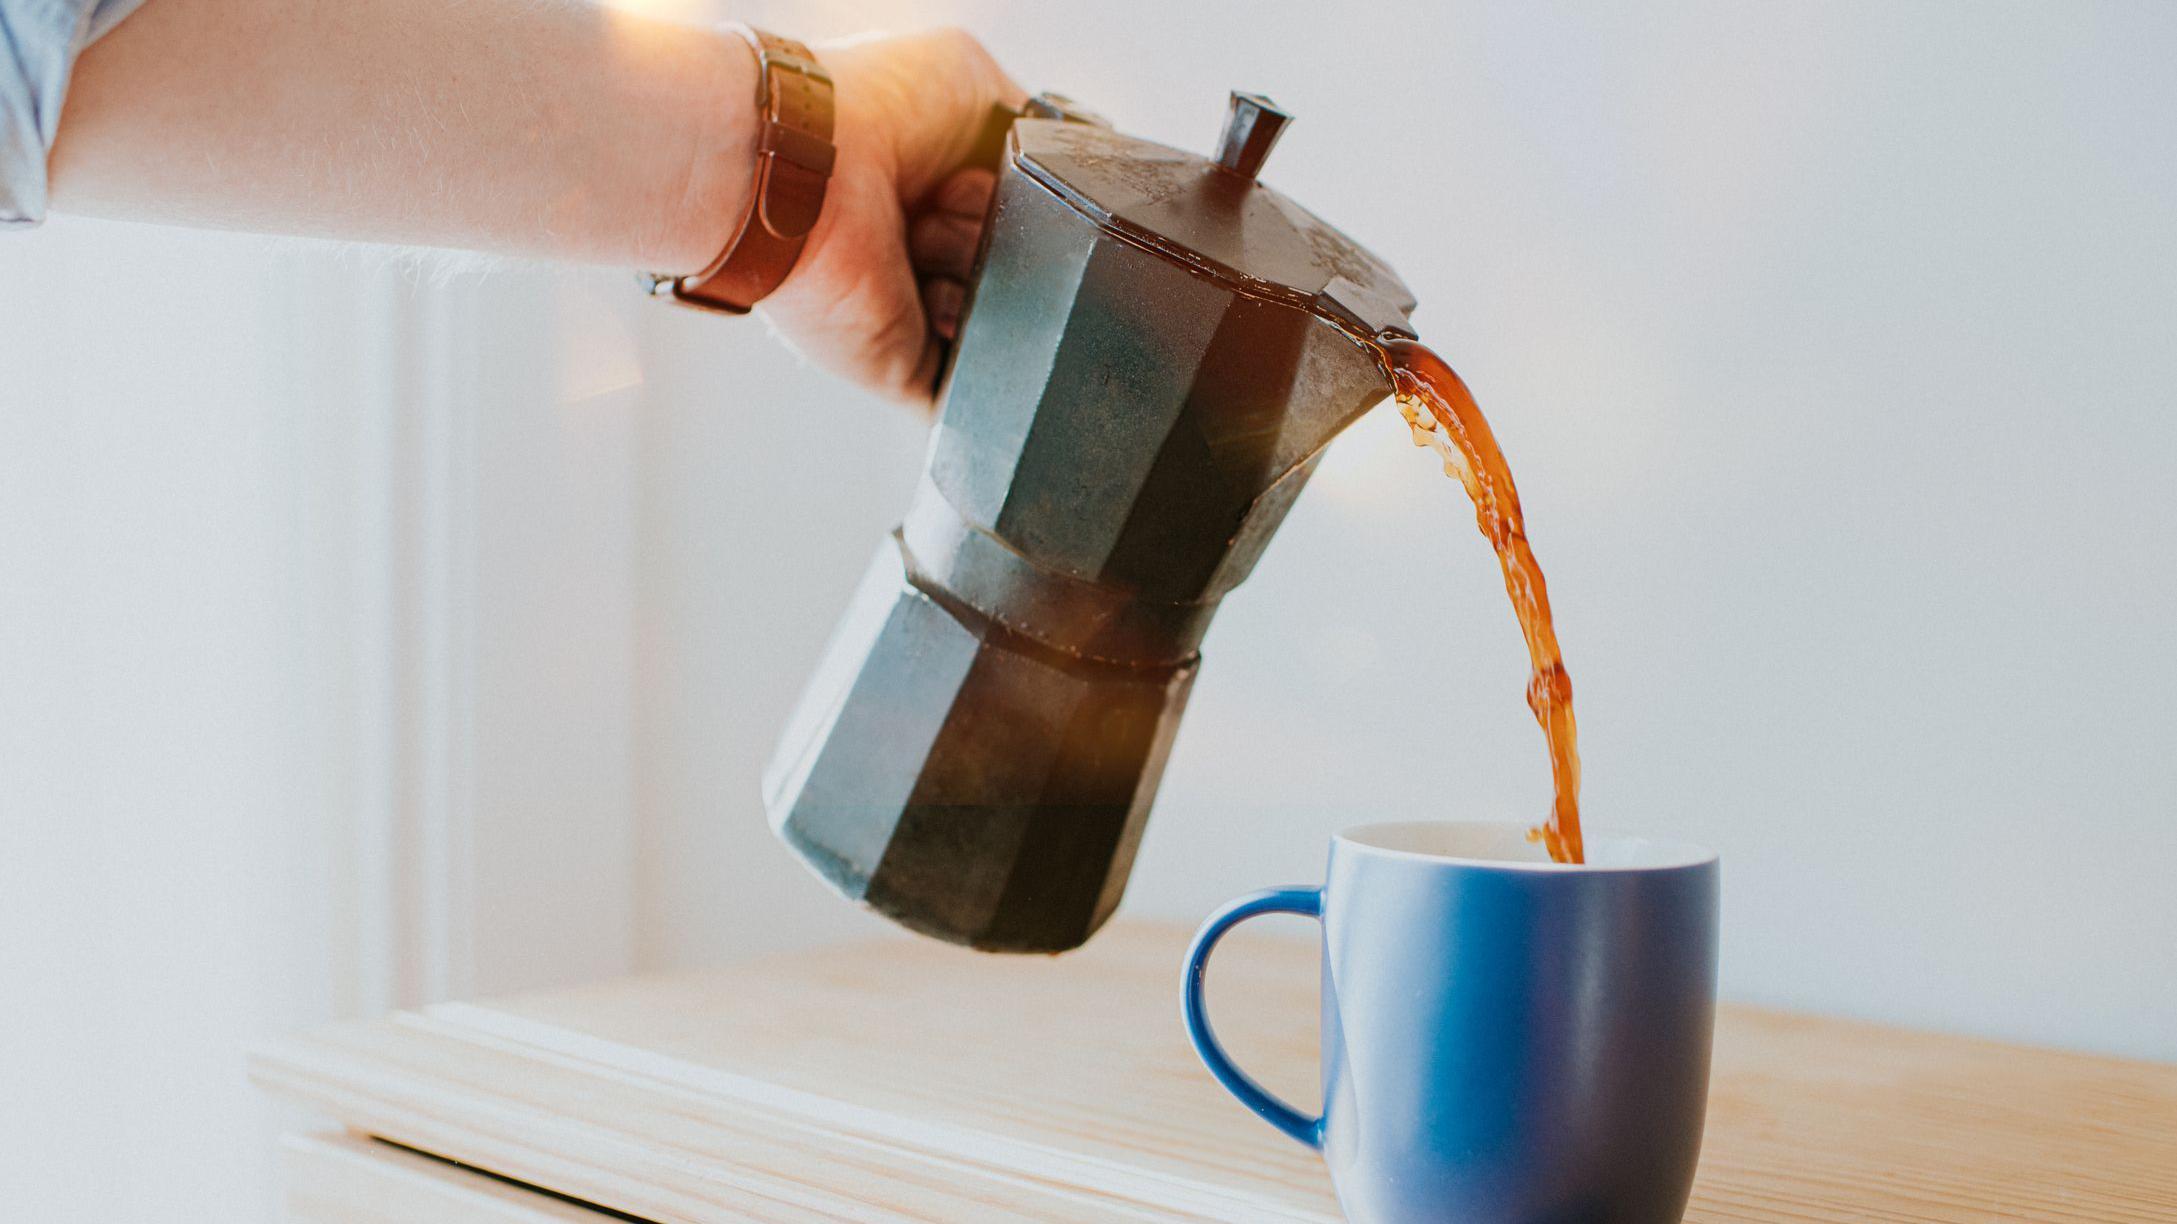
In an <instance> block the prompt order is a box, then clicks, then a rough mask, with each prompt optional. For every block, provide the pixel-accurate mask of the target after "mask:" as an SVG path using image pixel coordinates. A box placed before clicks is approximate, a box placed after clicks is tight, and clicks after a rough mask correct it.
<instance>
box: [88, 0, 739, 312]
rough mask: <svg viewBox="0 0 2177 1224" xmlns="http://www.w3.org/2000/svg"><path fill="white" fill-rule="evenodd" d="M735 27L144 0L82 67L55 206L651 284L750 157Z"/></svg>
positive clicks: (726, 228) (688, 244)
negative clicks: (466, 254)
mask: <svg viewBox="0 0 2177 1224" xmlns="http://www.w3.org/2000/svg"><path fill="white" fill-rule="evenodd" d="M755 109H756V108H755V64H754V60H753V57H752V56H751V55H750V54H749V51H748V49H747V47H746V45H745V44H743V43H741V42H740V41H739V40H738V39H735V38H733V37H732V36H730V35H720V34H717V33H713V32H710V31H703V30H694V29H689V28H686V27H682V26H677V25H672V24H667V23H662V22H657V21H651V20H647V19H644V18H640V17H636V16H632V15H629V14H625V13H621V12H617V11H611V10H606V9H602V8H598V7H594V6H592V5H589V4H585V3H581V2H579V0H462V2H460V3H447V2H446V0H149V2H148V3H146V4H145V5H144V7H143V8H142V9H141V10H140V11H138V12H137V13H136V14H135V15H134V16H132V17H130V18H129V19H128V20H126V21H124V22H122V23H121V25H120V26H119V27H118V28H116V29H115V30H114V31H113V32H112V33H111V34H109V35H108V36H107V37H106V38H105V39H103V40H101V41H100V42H99V43H97V44H95V45H94V46H93V47H92V48H91V49H90V50H89V51H87V52H86V53H85V54H84V55H83V57H82V59H81V60H80V61H79V62H78V64H77V66H76V76H75V81H74V84H73V86H72V87H71V89H70V92H69V97H68V103H67V107H66V109H65V111H64V113H63V115H62V123H61V125H60V137H59V140H58V142H57V143H56V144H55V145H54V148H53V154H52V158H51V161H50V166H51V174H52V194H53V201H54V206H55V208H56V209H58V210H64V211H69V212H76V213H89V214H95V215H102V216H110V217H127V218H143V219H153V220H164V221H181V222H187V223H191V224H198V225H207V226H214V227H220V228H231V229H250V230H264V231H273V232H285V233H295V234H311V235H319V236H325V237H338V238H349V239H358V240H366V241H382V242H398V243H411V244H419V245H426V246H444V247H460V248H466V249H472V250H482V251H496V252H503V253H509V254H520V255H535V256H544V257H551V258H559V259H571V260H582V261H588V262H598V263H613V264H624V265H627V266H630V267H642V268H653V269H658V270H665V271H675V270H678V271H688V270H693V269H695V268H698V267H701V266H702V265H703V264H705V263H707V262H708V261H709V260H710V259H711V257H712V256H714V255H715V254H716V253H717V251H718V249H719V247H720V246H721V245H722V244H723V243H724V241H725V239H726V237H727V236H728V234H729V233H730V231H731V229H732V226H733V223H734V221H735V220H736V219H737V218H738V217H739V215H740V212H741V209H742V207H743V205H744V203H745V200H746V197H747V193H748V190H749V182H750V177H751V173H750V172H751V169H752V167H753V165H754V161H755V151H754V143H755V130H756V120H755Z"/></svg>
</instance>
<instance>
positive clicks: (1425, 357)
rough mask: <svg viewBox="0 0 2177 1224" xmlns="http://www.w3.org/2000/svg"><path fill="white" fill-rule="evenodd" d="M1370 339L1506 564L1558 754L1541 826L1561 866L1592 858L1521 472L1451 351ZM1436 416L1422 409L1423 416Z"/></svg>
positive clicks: (1531, 692)
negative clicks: (1444, 353) (1448, 357)
mask: <svg viewBox="0 0 2177 1224" xmlns="http://www.w3.org/2000/svg"><path fill="white" fill-rule="evenodd" d="M1371 343H1373V344H1374V346H1375V347H1376V349H1377V351H1378V352H1380V353H1381V354H1382V356H1383V361H1384V367H1385V369H1387V370H1389V371H1390V374H1391V385H1392V387H1393V389H1394V390H1395V392H1396V394H1397V396H1398V402H1399V409H1400V411H1402V412H1403V413H1405V416H1406V424H1407V426H1408V427H1409V428H1411V429H1412V430H1413V434H1414V445H1416V446H1425V447H1429V448H1431V449H1433V450H1435V451H1436V452H1437V453H1438V454H1440V455H1442V456H1443V459H1444V472H1445V474H1446V475H1449V476H1456V477H1458V479H1459V483H1460V484H1461V485H1463V486H1464V487H1465V488H1466V494H1467V496H1468V497H1469V498H1471V499H1472V500H1473V502H1474V519H1475V523H1476V525H1477V526H1479V527H1480V528H1481V532H1482V535H1483V537H1484V538H1486V539H1487V540H1488V541H1489V546H1490V548H1491V549H1493V550H1494V551H1495V552H1496V554H1497V562H1498V564H1499V566H1500V567H1502V569H1503V570H1504V590H1505V594H1507V595H1509V596H1510V597H1511V600H1512V612H1513V614H1514V615H1516V616H1517V617H1518V618H1519V631H1520V636H1522V637H1524V638H1525V639H1526V641H1527V658H1528V662H1529V664H1530V666H1531V668H1532V672H1531V675H1530V678H1529V680H1528V682H1527V707H1528V708H1529V709H1531V710H1533V711H1534V716H1535V721H1536V722H1538V723H1540V724H1542V734H1543V738H1544V739H1545V740H1546V741H1547V745H1548V748H1549V756H1550V783H1551V790H1552V792H1553V797H1552V801H1551V804H1550V813H1549V818H1548V819H1547V820H1546V821H1545V822H1544V823H1543V825H1542V827H1541V828H1539V829H1536V830H1534V833H1533V836H1534V837H1536V838H1537V839H1539V840H1540V841H1541V842H1542V844H1543V845H1544V847H1546V848H1547V849H1548V850H1549V852H1550V857H1551V858H1552V859H1554V860H1556V861H1557V862H1560V863H1579V862H1584V861H1586V853H1585V850H1584V848H1583V846H1582V844H1581V838H1580V748H1579V730H1578V726H1577V724H1576V723H1575V722H1574V721H1573V716H1572V677H1571V676H1570V675H1569V674H1567V673H1566V671H1565V661H1564V656H1563V654H1562V652H1560V651H1559V650H1558V647H1557V625H1556V622H1555V620H1554V619H1553V618H1552V617H1551V615H1550V590H1549V584H1548V583H1547V582H1546V581H1545V580H1544V579H1543V577H1542V566H1541V563H1539V562H1537V561H1536V560H1535V555H1534V549H1533V548H1532V547H1531V546H1530V545H1529V544H1528V543H1527V519H1526V515H1525V514H1523V513H1522V512H1521V511H1520V508H1519V488H1518V487H1517V486H1516V485H1514V484H1513V483H1512V469H1511V466H1510V465H1509V464H1507V463H1506V462H1505V459H1504V451H1503V450H1502V449H1500V448H1499V447H1498V446H1497V439H1496V434H1495V432H1494V431H1492V430H1491V429H1490V428H1489V420H1488V418H1487V417H1484V416H1483V415H1482V410H1481V406H1480V405H1479V404H1477V403H1475V402H1474V396H1473V395H1472V393H1470V392H1469V391H1468V390H1467V388H1466V381H1465V380H1464V379H1462V378H1460V377H1459V375H1458V373H1457V372H1456V371H1454V370H1453V369H1452V368H1451V366H1450V365H1449V364H1448V363H1447V362H1445V361H1444V359H1443V358H1441V357H1439V356H1437V355H1436V353H1435V352H1434V351H1433V350H1431V349H1430V348H1428V346H1426V345H1424V344H1422V343H1420V342H1419V341H1417V340H1410V339H1407V338H1405V337H1402V336H1385V337H1380V338H1378V339H1377V340H1375V341H1372V342H1371ZM1424 413H1425V414H1427V415H1423V414H1424Z"/></svg>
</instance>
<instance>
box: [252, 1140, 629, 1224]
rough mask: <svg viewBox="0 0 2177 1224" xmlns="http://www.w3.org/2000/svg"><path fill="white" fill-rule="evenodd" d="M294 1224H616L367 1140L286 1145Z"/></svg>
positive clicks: (606, 1217) (282, 1155)
mask: <svg viewBox="0 0 2177 1224" xmlns="http://www.w3.org/2000/svg"><path fill="white" fill-rule="evenodd" d="M280 1146H281V1151H280V1163H281V1166H282V1171H283V1173H284V1175H285V1177H286V1182H287V1203H286V1207H287V1219H288V1220H289V1221H290V1224H613V1221H614V1217H612V1216H610V1215H607V1214H604V1213H602V1212H597V1211H592V1210H590V1209H588V1208H587V1207H583V1206H580V1205H577V1204H572V1203H565V1202H561V1201H559V1200H557V1199H554V1198H551V1197H550V1196H548V1195H544V1194H539V1193H537V1192H535V1191H533V1190H529V1189H526V1188H523V1187H520V1186H511V1185H508V1184H507V1183H505V1182H501V1181H496V1180H494V1179H492V1178H489V1177H486V1176H484V1175H483V1174H481V1173H475V1172H471V1171H470V1170H467V1169H463V1168H461V1167H460V1166H458V1165H452V1164H448V1163H446V1162H445V1161H443V1160H435V1159H432V1158H431V1157H428V1156H420V1155H417V1154H416V1153H414V1152H410V1151H405V1150H403V1149H401V1148H397V1147H391V1146H389V1145H387V1144H384V1143H379V1142H377V1141H375V1140H371V1139H368V1138H365V1137H363V1136H361V1135H345V1134H340V1133H337V1132H335V1133H330V1134H312V1135H290V1136H289V1137H288V1138H287V1139H286V1140H284V1141H283V1142H282V1143H281V1145H280Z"/></svg>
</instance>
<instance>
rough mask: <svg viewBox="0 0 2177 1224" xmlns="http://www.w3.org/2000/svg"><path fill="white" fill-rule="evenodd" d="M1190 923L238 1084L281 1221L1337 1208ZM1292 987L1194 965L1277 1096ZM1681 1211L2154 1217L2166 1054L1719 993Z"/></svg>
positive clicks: (581, 1001)
mask: <svg viewBox="0 0 2177 1224" xmlns="http://www.w3.org/2000/svg"><path fill="white" fill-rule="evenodd" d="M1183 941H1184V933H1183V932H1181V931H1180V930H1178V929H1175V928H1167V927H1154V926H1140V925H1119V926H1115V927H1114V928H1113V929H1111V930H1108V931H1106V932H1105V933H1103V934H1102V935H1100V936H1098V937H1097V939H1096V940H1095V942H1094V943H1092V944H1091V945H1090V946H1089V947H1088V948H1087V949H1085V950H1083V951H1081V952H1077V953H1073V954H1071V955H1068V956H1065V957H1059V958H1035V959H1017V958H997V957H990V956H984V955H980V954H976V953H971V952H963V951H959V950H957V949H953V948H948V947H944V946H940V945H937V944H933V943H929V942H926V941H919V940H911V939H906V938H901V939H897V940H880V941H877V942H873V943H868V944H863V945H858V946H852V947H846V948H840V949H835V950H831V951H827V952H823V953H818V954H813V955H805V956H796V957H789V958H783V959H777V960H772V961H769V962H762V963H758V964H754V965H750V966H745V967H741V968H735V969H725V970H716V971H710V972H701V973H691V974H681V975H674V976H659V977H647V978H633V979H626V980H621V981H613V982H606V983H602V984H599V985H595V986H589V987H583V988H579V989H574V990H563V991H555V992H550V993H542V994H534V995H526V996H521V997H516V998H512V999H503V1000H499V1001H496V1002H492V1003H487V1004H452V1005H446V1006H441V1007H435V1008H431V1009H428V1010H426V1011H423V1012H420V1013H413V1014H401V1015H396V1016H392V1017H389V1018H387V1019H383V1020H378V1021H372V1022H368V1023H360V1024H351V1025H346V1026H341V1027H336V1028H332V1029H327V1030H324V1031H321V1032H316V1033H312V1034H309V1035H307V1036H303V1037H300V1038H297V1039H294V1040H290V1041H288V1042H285V1043H283V1044H281V1045H279V1046H277V1047H275V1048H271V1049H268V1050H265V1051H263V1052H261V1053H260V1054H259V1055H258V1056H257V1057H256V1058H255V1059H254V1061H253V1064H252V1073H253V1075H254V1076H255V1078H256V1079H257V1080H258V1082H260V1083H261V1084H263V1085H264V1086H265V1087H266V1088H268V1089H271V1090H272V1091H274V1092H277V1093H279V1094H281V1095H283V1096H287V1097H291V1098H295V1099H298V1100H301V1101H304V1102H308V1103H310V1104H312V1105H314V1106H316V1107H317V1108H318V1109H320V1110H321V1111H322V1112H324V1113H326V1114H329V1115H330V1116H331V1117H332V1118H333V1119H335V1120H336V1121H337V1122H338V1123H339V1124H341V1125H342V1126H345V1127H346V1128H347V1131H348V1133H346V1134H341V1133H338V1132H334V1133H333V1134H331V1135H329V1136H298V1137H296V1138H294V1139H292V1140H290V1141H289V1145H288V1153H287V1156H288V1162H287V1163H288V1170H289V1204H290V1210H291V1213H292V1215H293V1216H294V1218H296V1219H298V1220H308V1221H323V1222H327V1224H331V1222H335V1221H337V1222H340V1224H356V1222H361V1221H370V1222H374V1224H375V1222H384V1224H392V1222H393V1221H401V1222H404V1224H420V1222H428V1221H434V1220H448V1221H451V1220H463V1221H468V1220H496V1221H506V1222H509V1224H514V1222H520V1224H544V1222H550V1224H569V1222H578V1224H598V1222H599V1221H603V1220H614V1219H618V1220H627V1219H634V1220H638V1221H660V1222H662V1221H702V1222H708V1221H744V1220H795V1221H799V1220H867V1221H880V1220H882V1221H890V1220H927V1221H946V1222H951V1221H969V1220H984V1219H992V1220H996V1219H1005V1220H1019V1219H1030V1220H1039V1221H1044V1220H1047V1221H1074V1220H1082V1221H1086V1220H1116V1219H1153V1220H1229V1221H1248V1222H1251V1224H1252V1222H1259V1221H1326V1220H1335V1219H1337V1218H1338V1212H1337V1205H1336V1203H1335V1202H1334V1201H1333V1199H1332V1197H1331V1194H1330V1188H1329V1183H1328V1180H1327V1179H1326V1177H1325V1176H1324V1173H1323V1170H1322V1167H1321V1165H1320V1163H1319V1162H1318V1161H1317V1160H1316V1159H1315V1157H1314V1156H1313V1154H1312V1153H1309V1152H1307V1151H1305V1150H1303V1149H1302V1148H1300V1147H1299V1146H1297V1145H1295V1144H1293V1143H1291V1142H1290V1141H1288V1140H1286V1139H1284V1138H1283V1137H1281V1136H1279V1135H1277V1134H1276V1133H1275V1132H1273V1131H1271V1130H1270V1128H1268V1127H1267V1126H1264V1125H1263V1124H1262V1123H1260V1122H1259V1121H1257V1120H1256V1119H1255V1118H1253V1117H1252V1116H1251V1115H1249V1114H1247V1113H1246V1112H1245V1111H1244V1110H1242V1109H1241V1108H1240V1106H1239V1105H1237V1104H1236V1103H1234V1102H1233V1101H1232V1100H1231V1099H1230V1098H1228V1097H1226V1096H1225V1094H1224V1093H1223V1091H1222V1090H1220V1089H1219V1088H1217V1087H1216V1086H1215V1085H1214V1084H1213V1083H1212V1082H1211V1081H1210V1079H1209V1076H1208V1074H1207V1073H1205V1072H1204V1071H1203V1070H1202V1069H1201V1067H1200V1066H1199V1064H1197V1063H1196V1061H1195V1058H1194V1055H1193V1053H1192V1052H1191V1051H1190V1050H1189V1049H1188V1048H1187V1044H1186V1039H1185V1036H1184V1035H1183V1033H1182V1031H1181V1028H1180V1023H1179V1002H1178V999H1179V963H1180V951H1181V948H1182V945H1183ZM1315 993H1316V953H1315V948H1314V945H1313V944H1312V943H1307V942H1301V941H1297V940H1289V939H1281V938H1276V937H1272V936H1265V935H1259V934H1253V933H1241V934H1238V935H1235V936H1234V937H1233V938H1232V939H1231V940H1230V941H1229V944H1228V946H1227V947H1226V948H1225V949H1221V950H1220V952H1219V958H1218V962H1217V965H1216V968H1215V970H1214V971H1213V973H1212V981H1211V982H1210V1007H1211V1011H1212V1014H1213V1015H1214V1016H1215V1017H1216V1018H1217V1020H1218V1024H1219V1031H1220V1033H1221V1034H1224V1035H1226V1036H1227V1038H1228V1044H1229V1045H1231V1046H1232V1047H1233V1049H1234V1052H1235V1054H1236V1055H1237V1056H1238V1057H1239V1059H1240V1060H1241V1062H1242V1063H1243V1064H1244V1065H1246V1066H1248V1067H1250V1068H1252V1069H1255V1070H1256V1071H1257V1073H1258V1075H1259V1078H1262V1079H1263V1080H1265V1081H1266V1082H1268V1083H1269V1085H1270V1086H1271V1087H1273V1088H1275V1089H1277V1090H1279V1091H1281V1092H1283V1093H1285V1094H1287V1095H1288V1096H1289V1097H1290V1098H1292V1099H1295V1100H1298V1101H1309V1100H1313V1099H1314V1098H1315V1095H1316V1094H1315V1089H1314V1080H1315V1007H1316V1000H1315ZM1243 1004H1244V1005H1243ZM372 1137H375V1138H372ZM386 1141H391V1142H390V1143H389V1142H386ZM394 1144H398V1145H402V1146H398V1147H396V1146H393V1145H394ZM419 1153H432V1154H434V1155H433V1156H425V1155H421V1154H419ZM1687 1218H1688V1219H1691V1220H1748V1221H1807V1220H1871V1219H1879V1220H1902V1221H1937V1220H1989V1219H2030V1220H2046V1221H2096V1222H2105V1221H2165V1222H2166V1221H2173V1220H2177V1067H2173V1066H2167V1065H2160V1064H2148V1063H2136V1062H2124V1061H2120V1060H2116V1059H2108V1058H2092V1057H2086V1056H2083V1055H2075V1054H2064V1053H2057V1052H2053V1051H2047V1050H2037V1049H2025V1048H2020V1047H2016V1046H2007V1045H2000V1044H1996V1043H1993V1042H1985V1041H1970V1040H1961V1039H1957V1038H1951V1037H1939V1036H1933V1035H1928V1034H1922V1033H1914V1032H1906V1031H1901V1030H1898V1029H1891V1028H1882V1027H1877V1026H1873V1025H1865V1024H1852V1023H1845V1022H1840V1021H1834V1020H1817V1019H1811V1018H1806V1017H1799V1016H1790V1015H1783V1014H1778V1013H1774V1012H1765V1011H1756V1010H1752V1009H1747V1008H1726V1009H1724V1012H1723V1015H1722V1018H1721V1021H1720V1026H1719V1030H1718V1033H1717V1045H1716V1061H1715V1076H1714V1082H1713V1087H1712V1090H1711V1102H1710V1107H1709V1120H1708V1136H1707V1140H1706V1144H1705V1146H1704V1148H1703V1152H1702V1158H1701V1173H1700V1180H1699V1184H1698V1186H1697V1187H1696V1189H1695V1192H1694V1199H1693V1206H1692V1208H1691V1210H1690V1212H1689V1213H1688V1216H1687Z"/></svg>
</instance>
